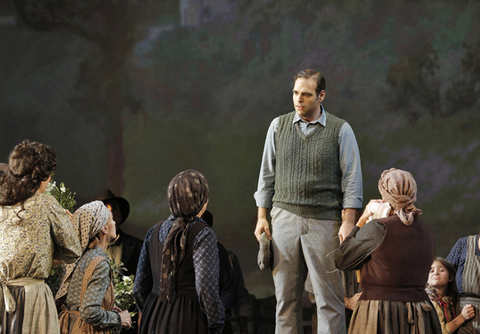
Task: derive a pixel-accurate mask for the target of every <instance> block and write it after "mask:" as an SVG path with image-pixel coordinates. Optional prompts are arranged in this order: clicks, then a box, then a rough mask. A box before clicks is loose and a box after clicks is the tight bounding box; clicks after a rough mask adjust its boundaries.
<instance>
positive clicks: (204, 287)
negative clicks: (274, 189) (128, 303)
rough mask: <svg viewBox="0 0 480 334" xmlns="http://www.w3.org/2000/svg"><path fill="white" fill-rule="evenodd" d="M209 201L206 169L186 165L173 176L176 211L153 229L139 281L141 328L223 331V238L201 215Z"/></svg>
mask: <svg viewBox="0 0 480 334" xmlns="http://www.w3.org/2000/svg"><path fill="white" fill-rule="evenodd" d="M207 203H208V184H207V179H206V178H205V176H203V175H202V174H201V173H200V172H198V171H196V170H191V169H190V170H186V171H183V172H181V173H179V174H177V175H176V176H175V177H174V178H173V179H172V181H171V182H170V184H169V186H168V204H169V207H170V211H171V213H172V214H171V215H170V216H169V217H168V218H167V219H166V220H165V221H162V222H160V223H158V224H156V225H155V226H154V227H152V228H151V229H150V230H149V231H148V232H147V234H146V236H145V242H144V243H143V248H142V252H141V255H140V260H139V264H138V268H137V277H136V279H135V284H134V287H133V294H134V298H135V302H136V303H137V306H138V308H139V309H140V312H141V322H140V333H142V334H146V333H157V334H170V333H196V334H208V333H221V332H222V329H223V326H224V318H225V312H224V308H223V305H222V302H221V300H220V297H219V293H218V291H219V288H218V280H219V260H218V248H217V238H216V235H215V232H214V231H213V229H212V228H210V227H209V226H208V225H207V224H206V223H205V222H204V221H203V220H202V219H200V218H199V217H201V216H202V215H203V213H204V212H205V210H206V208H207Z"/></svg>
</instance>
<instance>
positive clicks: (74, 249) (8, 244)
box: [0, 194, 82, 282]
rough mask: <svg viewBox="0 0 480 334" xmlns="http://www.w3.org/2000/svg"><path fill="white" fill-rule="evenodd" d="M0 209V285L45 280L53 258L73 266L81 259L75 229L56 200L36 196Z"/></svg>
mask: <svg viewBox="0 0 480 334" xmlns="http://www.w3.org/2000/svg"><path fill="white" fill-rule="evenodd" d="M24 209H25V210H22V207H21V205H20V204H17V205H14V206H0V282H7V281H8V280H11V279H14V278H20V277H32V278H39V279H45V278H47V277H48V274H49V272H50V268H51V266H52V258H53V255H54V252H55V257H56V258H58V259H61V260H62V261H64V262H65V263H73V262H74V261H75V260H76V259H77V258H78V257H80V256H81V254H82V252H81V248H80V242H79V240H78V235H77V232H76V229H75V228H74V226H73V224H72V222H71V221H70V218H69V217H68V215H67V214H66V213H65V210H64V209H63V208H62V207H61V206H60V204H59V203H58V202H57V200H56V199H55V198H54V197H53V196H51V195H46V194H35V195H34V196H32V197H30V198H29V199H27V200H26V201H25V203H24Z"/></svg>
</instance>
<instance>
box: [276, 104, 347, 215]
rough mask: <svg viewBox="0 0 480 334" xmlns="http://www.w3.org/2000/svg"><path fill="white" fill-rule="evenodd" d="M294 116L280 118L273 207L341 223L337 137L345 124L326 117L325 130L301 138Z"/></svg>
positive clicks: (335, 118)
mask: <svg viewBox="0 0 480 334" xmlns="http://www.w3.org/2000/svg"><path fill="white" fill-rule="evenodd" d="M294 115H295V111H294V112H291V113H288V114H286V115H283V116H280V117H279V124H278V131H277V135H276V138H275V142H276V148H277V152H276V170H275V194H274V196H273V206H274V207H278V208H281V209H284V210H287V211H289V212H292V213H294V214H296V215H299V216H301V217H304V218H314V219H322V220H341V210H342V199H343V194H342V189H341V182H342V173H341V170H340V162H339V144H338V136H339V133H340V128H341V127H342V125H343V124H344V123H345V121H344V120H342V119H340V118H338V117H335V116H333V115H332V114H329V113H326V116H327V124H326V126H325V127H318V128H317V129H316V130H315V131H313V132H312V133H310V134H309V135H304V134H303V133H302V132H301V131H300V128H299V125H298V123H293V117H294Z"/></svg>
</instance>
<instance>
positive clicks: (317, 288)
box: [254, 70, 363, 334]
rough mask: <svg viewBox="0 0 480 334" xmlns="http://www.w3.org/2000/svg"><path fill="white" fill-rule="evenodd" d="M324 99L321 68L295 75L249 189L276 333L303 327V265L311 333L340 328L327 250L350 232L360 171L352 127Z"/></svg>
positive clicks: (336, 280)
mask: <svg viewBox="0 0 480 334" xmlns="http://www.w3.org/2000/svg"><path fill="white" fill-rule="evenodd" d="M324 99H325V78H324V77H323V75H322V74H321V73H319V72H317V71H315V70H303V71H301V72H299V73H297V74H296V75H295V76H294V88H293V105H294V107H295V111H293V112H290V113H288V114H286V115H282V116H279V117H277V118H275V119H274V120H273V121H272V123H271V124H270V127H269V129H268V132H267V138H266V141H265V148H264V152H263V157H262V166H261V169H260V176H259V181H258V189H257V192H255V195H254V196H255V200H256V203H257V206H258V219H257V226H256V229H255V236H256V237H257V239H258V240H259V241H260V236H261V234H262V232H265V233H266V234H267V235H268V237H269V238H270V239H271V240H272V245H273V258H274V262H273V269H272V273H273V280H274V284H275V295H276V298H277V308H276V333H277V334H279V333H288V334H290V333H303V316H302V296H303V290H304V282H305V278H306V275H307V272H308V273H309V275H310V278H311V281H312V286H313V291H314V294H315V302H316V306H317V317H318V333H331V334H344V333H345V332H346V326H345V306H344V302H343V291H342V283H341V277H340V273H339V272H338V271H337V270H336V268H335V263H334V257H333V256H332V255H331V252H332V251H333V250H334V249H336V248H337V247H338V246H339V244H340V242H342V241H343V240H344V239H345V238H346V237H347V236H348V235H349V233H350V231H351V230H352V229H353V226H354V225H355V216H356V211H357V209H360V208H361V207H362V200H363V198H362V191H363V188H362V172H361V166H360V154H359V150H358V145H357V142H356V139H355V135H354V133H353V130H352V128H351V127H350V125H349V124H348V123H347V122H345V121H344V120H342V119H340V118H338V117H335V116H333V115H332V114H330V113H327V112H326V111H325V109H324V108H323V106H322V104H321V103H322V101H323V100H324ZM270 208H271V211H270V216H271V217H272V225H271V228H270V225H269V223H268V220H267V213H268V210H269V209H270ZM342 216H343V217H342Z"/></svg>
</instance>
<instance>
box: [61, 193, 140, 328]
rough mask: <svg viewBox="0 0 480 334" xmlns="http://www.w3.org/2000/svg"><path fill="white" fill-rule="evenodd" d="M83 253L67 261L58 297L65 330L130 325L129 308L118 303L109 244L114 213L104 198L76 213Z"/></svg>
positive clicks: (113, 227)
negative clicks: (73, 261) (79, 256)
mask: <svg viewBox="0 0 480 334" xmlns="http://www.w3.org/2000/svg"><path fill="white" fill-rule="evenodd" d="M73 220H74V222H75V223H76V226H78V235H79V238H80V243H81V247H82V250H83V252H84V253H83V255H82V257H81V258H80V260H79V261H78V263H76V264H73V265H67V266H66V268H65V275H64V277H63V281H62V284H61V286H60V289H59V290H58V292H57V295H56V299H57V302H58V303H59V304H62V311H61V313H60V327H61V332H62V334H67V333H75V334H77V333H78V334H80V333H82V334H86V333H110V330H111V329H120V328H122V327H123V328H130V327H131V318H130V314H129V313H128V311H122V310H120V309H119V308H118V307H115V306H114V304H115V296H114V293H113V285H112V280H111V272H110V270H111V269H110V259H109V257H108V255H107V253H106V252H105V251H106V248H107V246H108V243H109V242H110V241H111V240H113V239H115V237H116V233H115V221H114V220H113V217H112V213H111V212H110V210H108V208H107V207H106V206H105V204H103V203H102V202H100V201H93V202H90V203H87V204H84V205H82V206H81V207H80V208H78V209H77V210H76V211H75V213H74V214H73Z"/></svg>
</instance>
